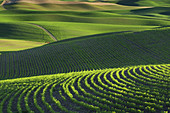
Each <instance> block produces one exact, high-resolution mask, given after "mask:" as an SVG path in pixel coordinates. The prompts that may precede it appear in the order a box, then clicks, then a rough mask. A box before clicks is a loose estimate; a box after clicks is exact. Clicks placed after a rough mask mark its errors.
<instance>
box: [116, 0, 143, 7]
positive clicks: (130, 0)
mask: <svg viewBox="0 0 170 113" xmlns="http://www.w3.org/2000/svg"><path fill="white" fill-rule="evenodd" d="M138 1H140V0H120V1H119V2H117V4H120V5H129V6H139V5H138V4H137V3H136V2H138Z"/></svg>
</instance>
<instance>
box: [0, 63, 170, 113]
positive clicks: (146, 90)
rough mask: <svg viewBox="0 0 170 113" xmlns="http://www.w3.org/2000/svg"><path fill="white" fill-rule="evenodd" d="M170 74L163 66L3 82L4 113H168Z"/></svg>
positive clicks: (0, 83) (1, 109)
mask: <svg viewBox="0 0 170 113" xmlns="http://www.w3.org/2000/svg"><path fill="white" fill-rule="evenodd" d="M169 73H170V64H163V65H145V66H133V67H125V68H113V69H105V70H93V71H82V72H72V73H63V74H56V75H50V76H49V75H45V76H38V77H37V76H36V77H27V78H19V79H12V80H0V91H1V92H0V95H1V98H0V105H1V107H0V112H7V111H8V112H14V111H15V112H16V111H18V112H31V111H32V112H33V111H34V112H50V111H52V112H60V113H63V112H71V111H72V112H81V113H91V112H100V113H101V112H103V113H106V112H107V113H111V112H117V113H127V112H131V113H141V112H146V113H150V112H153V113H155V112H158V113H161V112H168V111H170V108H168V106H169V105H170V102H169V96H170V92H169V89H170V75H169ZM136 86H137V87H136ZM113 101H114V102H113ZM12 103H16V104H12ZM155 103H156V104H155Z"/></svg>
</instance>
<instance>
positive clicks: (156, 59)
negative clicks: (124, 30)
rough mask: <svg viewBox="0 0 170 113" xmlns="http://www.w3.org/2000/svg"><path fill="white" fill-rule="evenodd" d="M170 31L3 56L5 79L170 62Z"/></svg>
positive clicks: (68, 42) (91, 39) (63, 43)
mask: <svg viewBox="0 0 170 113" xmlns="http://www.w3.org/2000/svg"><path fill="white" fill-rule="evenodd" d="M169 32H170V29H159V30H153V31H143V32H135V33H128V34H120V35H118V34H117V35H116V34H110V35H104V36H93V37H91V36H90V37H82V38H78V39H75V40H74V39H73V40H65V41H59V42H57V43H52V44H49V45H46V46H43V47H40V48H35V49H30V50H25V51H18V52H11V53H2V54H1V55H0V60H1V61H0V65H1V66H0V67H1V69H0V70H1V71H0V72H1V73H0V75H1V79H6V78H15V77H17V78H19V77H25V76H33V75H43V74H53V73H63V72H72V71H81V70H90V69H104V68H112V67H122V66H129V65H141V64H161V63H169V61H170V60H169V57H170V55H169V53H170V49H169V35H170V34H169Z"/></svg>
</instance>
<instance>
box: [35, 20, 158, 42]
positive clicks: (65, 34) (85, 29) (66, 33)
mask: <svg viewBox="0 0 170 113" xmlns="http://www.w3.org/2000/svg"><path fill="white" fill-rule="evenodd" d="M33 23H36V24H38V25H41V26H43V27H44V28H46V29H48V30H49V31H50V32H51V33H52V34H53V35H54V36H55V37H57V40H64V39H69V38H75V37H80V36H88V35H94V34H101V33H108V32H121V31H140V30H147V29H151V28H154V27H155V26H142V25H141V26H139V25H108V24H92V23H76V22H33Z"/></svg>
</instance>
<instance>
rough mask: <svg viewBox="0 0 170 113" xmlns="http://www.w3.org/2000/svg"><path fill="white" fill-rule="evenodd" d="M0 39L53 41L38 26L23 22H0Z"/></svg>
mask: <svg viewBox="0 0 170 113" xmlns="http://www.w3.org/2000/svg"><path fill="white" fill-rule="evenodd" d="M0 39H18V40H29V41H37V42H45V41H53V40H52V39H51V38H50V37H49V36H48V35H47V34H46V33H45V32H44V31H43V30H41V29H40V28H38V27H36V26H34V25H31V24H26V23H23V22H10V23H4V22H3V23H0Z"/></svg>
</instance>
